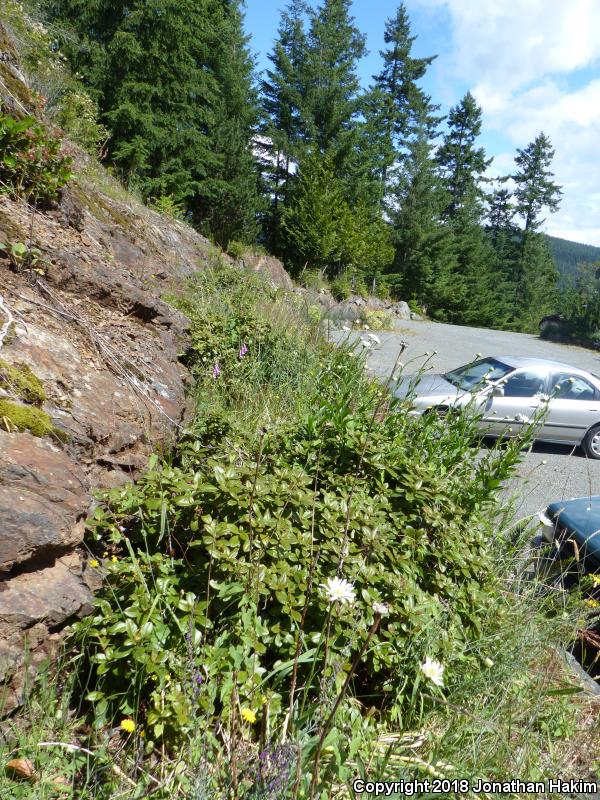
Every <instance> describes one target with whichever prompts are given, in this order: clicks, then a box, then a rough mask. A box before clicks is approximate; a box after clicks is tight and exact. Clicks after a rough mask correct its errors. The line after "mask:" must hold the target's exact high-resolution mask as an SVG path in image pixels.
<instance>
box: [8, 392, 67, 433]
mask: <svg viewBox="0 0 600 800" xmlns="http://www.w3.org/2000/svg"><path fill="white" fill-rule="evenodd" d="M0 422H1V423H2V427H6V428H11V430H12V429H14V428H16V429H17V430H18V431H21V432H23V431H29V432H30V433H31V434H33V435H34V436H50V434H52V433H55V428H54V425H53V424H52V420H51V419H50V417H49V416H48V414H46V412H45V411H42V410H41V408H35V406H24V405H21V404H20V403H13V402H12V400H4V399H2V400H0ZM7 423H8V424H7Z"/></svg>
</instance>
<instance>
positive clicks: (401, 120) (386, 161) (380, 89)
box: [372, 3, 440, 187]
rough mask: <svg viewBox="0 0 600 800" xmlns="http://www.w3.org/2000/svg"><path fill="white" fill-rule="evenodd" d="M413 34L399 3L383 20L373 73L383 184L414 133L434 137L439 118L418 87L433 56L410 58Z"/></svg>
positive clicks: (435, 107)
mask: <svg viewBox="0 0 600 800" xmlns="http://www.w3.org/2000/svg"><path fill="white" fill-rule="evenodd" d="M415 39H416V36H411V32H410V21H409V18H408V14H407V12H406V7H405V5H404V4H403V3H401V4H400V5H399V7H398V10H397V12H396V15H395V17H392V18H390V19H388V20H387V21H386V26H385V33H384V41H385V44H386V45H388V47H387V49H386V50H382V51H380V55H381V58H382V59H383V69H382V71H381V72H380V73H379V74H378V75H376V76H374V81H375V84H374V87H373V90H372V92H373V95H372V97H373V100H372V105H373V107H374V110H375V114H374V115H373V116H374V117H375V119H376V120H377V125H378V128H379V135H380V140H381V148H382V157H381V158H382V165H381V180H382V183H383V185H384V187H385V186H386V185H387V177H388V172H389V170H390V168H391V167H392V165H393V164H394V163H395V162H397V161H398V158H399V157H400V156H401V154H403V153H406V150H407V147H408V146H409V143H410V140H411V138H412V137H414V135H415V134H417V135H419V136H422V134H423V132H426V133H427V134H428V136H429V137H434V136H435V132H436V129H437V126H438V124H439V122H440V117H437V116H435V112H436V111H437V110H438V109H439V106H434V105H432V104H431V98H430V97H428V96H427V95H426V94H425V92H424V91H423V90H422V89H421V88H420V87H419V85H418V81H419V80H421V78H423V76H424V75H425V73H426V71H427V69H428V67H429V66H431V64H432V62H433V61H434V60H435V59H436V58H437V56H428V57H426V58H414V57H413V56H412V46H413V43H414V42H415Z"/></svg>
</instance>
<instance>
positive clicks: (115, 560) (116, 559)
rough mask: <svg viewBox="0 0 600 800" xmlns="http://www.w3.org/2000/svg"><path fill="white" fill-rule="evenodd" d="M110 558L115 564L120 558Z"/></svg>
mask: <svg viewBox="0 0 600 800" xmlns="http://www.w3.org/2000/svg"><path fill="white" fill-rule="evenodd" d="M110 560H111V561H112V562H113V564H114V563H116V562H117V561H118V560H119V559H118V558H117V557H116V556H111V559H110Z"/></svg>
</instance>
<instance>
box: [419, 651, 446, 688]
mask: <svg viewBox="0 0 600 800" xmlns="http://www.w3.org/2000/svg"><path fill="white" fill-rule="evenodd" d="M421 670H422V671H423V674H424V675H425V677H426V678H429V680H430V681H431V682H432V683H435V685H436V686H443V685H444V667H443V665H442V664H440V662H439V661H436V660H435V659H433V658H429V656H427V658H426V659H425V661H424V662H423V663H422V664H421Z"/></svg>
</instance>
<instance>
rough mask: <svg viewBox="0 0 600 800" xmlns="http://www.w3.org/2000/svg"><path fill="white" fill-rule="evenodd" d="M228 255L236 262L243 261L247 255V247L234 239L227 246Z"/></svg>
mask: <svg viewBox="0 0 600 800" xmlns="http://www.w3.org/2000/svg"><path fill="white" fill-rule="evenodd" d="M227 253H228V254H229V255H230V256H231V257H232V258H233V259H235V260H236V261H241V260H242V258H243V257H244V255H245V254H246V245H245V244H244V243H243V242H237V241H236V240H235V239H234V240H232V241H231V242H229V244H228V245H227Z"/></svg>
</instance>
